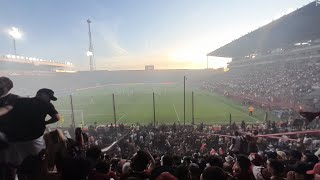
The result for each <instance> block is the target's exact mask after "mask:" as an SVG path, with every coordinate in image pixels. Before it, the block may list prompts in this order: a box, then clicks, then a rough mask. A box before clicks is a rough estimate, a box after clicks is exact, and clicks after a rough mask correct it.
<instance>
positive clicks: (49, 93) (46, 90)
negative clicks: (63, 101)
mask: <svg viewBox="0 0 320 180" xmlns="http://www.w3.org/2000/svg"><path fill="white" fill-rule="evenodd" d="M37 94H47V95H48V96H49V97H50V100H52V101H56V100H57V98H56V97H55V96H54V92H53V91H52V90H51V89H47V88H42V89H39V90H38V92H37Z"/></svg>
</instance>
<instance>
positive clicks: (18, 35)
mask: <svg viewBox="0 0 320 180" xmlns="http://www.w3.org/2000/svg"><path fill="white" fill-rule="evenodd" d="M9 35H10V36H11V37H12V39H13V53H14V55H17V48H16V39H20V38H21V36H22V34H21V32H20V31H19V29H18V28H16V27H11V29H10V31H9Z"/></svg>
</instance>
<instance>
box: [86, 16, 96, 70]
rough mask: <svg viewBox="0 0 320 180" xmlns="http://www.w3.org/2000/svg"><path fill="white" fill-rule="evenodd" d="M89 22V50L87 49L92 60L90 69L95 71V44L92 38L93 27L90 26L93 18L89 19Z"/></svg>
mask: <svg viewBox="0 0 320 180" xmlns="http://www.w3.org/2000/svg"><path fill="white" fill-rule="evenodd" d="M87 23H88V35H89V50H88V51H87V56H88V57H89V61H90V71H94V70H95V63H94V59H93V45H92V39H91V27H90V24H91V20H90V19H88V20H87Z"/></svg>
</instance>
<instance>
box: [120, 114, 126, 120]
mask: <svg viewBox="0 0 320 180" xmlns="http://www.w3.org/2000/svg"><path fill="white" fill-rule="evenodd" d="M125 115H127V114H126V113H124V114H123V115H122V116H121V117H120V118H119V120H118V121H120V120H121V119H122V118H123V117H124V116H125Z"/></svg>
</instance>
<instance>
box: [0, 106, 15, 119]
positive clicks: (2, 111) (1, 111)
mask: <svg viewBox="0 0 320 180" xmlns="http://www.w3.org/2000/svg"><path fill="white" fill-rule="evenodd" d="M12 109H13V106H10V105H7V106H3V107H0V116H3V115H5V114H7V113H8V112H10V111H11V110H12Z"/></svg>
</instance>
